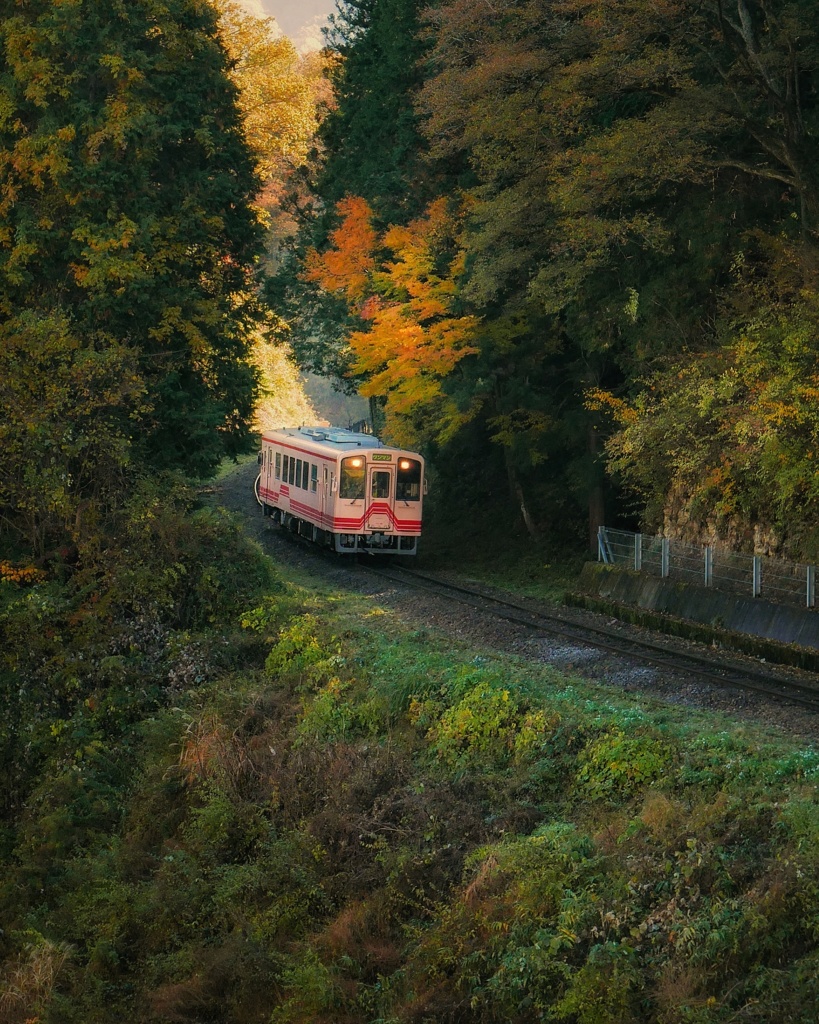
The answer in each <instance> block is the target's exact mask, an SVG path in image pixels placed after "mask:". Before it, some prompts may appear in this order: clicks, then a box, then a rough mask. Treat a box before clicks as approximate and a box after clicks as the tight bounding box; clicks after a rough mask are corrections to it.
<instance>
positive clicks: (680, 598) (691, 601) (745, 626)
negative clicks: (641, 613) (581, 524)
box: [580, 562, 819, 649]
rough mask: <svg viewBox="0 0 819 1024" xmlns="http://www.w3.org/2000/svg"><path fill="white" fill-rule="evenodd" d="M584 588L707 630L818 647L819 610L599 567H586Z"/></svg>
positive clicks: (595, 593)
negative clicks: (721, 630)
mask: <svg viewBox="0 0 819 1024" xmlns="http://www.w3.org/2000/svg"><path fill="white" fill-rule="evenodd" d="M580 589H581V590H583V592H584V593H587V594H591V595H593V596H595V597H601V598H605V599H607V600H609V601H615V602H617V603H618V604H625V605H631V606H634V607H637V608H643V609H646V610H647V611H654V612H662V613H665V614H667V615H673V616H676V617H677V618H681V619H689V620H690V621H692V622H700V623H702V624H704V625H706V626H716V627H719V628H721V629H727V630H733V631H735V632H737V633H746V634H748V635H750V636H762V637H767V638H768V639H770V640H776V641H778V642H779V643H785V644H798V645H799V646H800V647H808V648H815V649H816V648H819V611H815V610H813V609H807V608H796V607H791V606H789V605H782V604H774V603H773V602H772V601H764V600H763V599H762V598H751V597H738V596H736V595H734V594H728V593H725V592H722V591H719V590H712V589H710V588H706V587H697V586H694V585H693V584H690V583H675V582H673V581H672V580H663V579H659V578H658V577H656V576H648V575H646V574H645V573H640V572H630V571H629V570H627V569H621V568H617V567H614V566H609V565H603V564H602V563H599V562H587V563H586V565H585V566H584V568H583V572H582V573H581V576H580Z"/></svg>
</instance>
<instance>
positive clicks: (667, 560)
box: [660, 537, 671, 579]
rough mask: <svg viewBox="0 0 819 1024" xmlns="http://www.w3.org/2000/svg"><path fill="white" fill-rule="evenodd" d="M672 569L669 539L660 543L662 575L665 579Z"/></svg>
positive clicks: (665, 538) (666, 538)
mask: <svg viewBox="0 0 819 1024" xmlns="http://www.w3.org/2000/svg"><path fill="white" fill-rule="evenodd" d="M670 568H671V550H670V545H669V540H668V537H663V538H662V540H661V541H660V575H661V576H662V577H663V579H665V578H666V577H667V576H668V573H669V571H670Z"/></svg>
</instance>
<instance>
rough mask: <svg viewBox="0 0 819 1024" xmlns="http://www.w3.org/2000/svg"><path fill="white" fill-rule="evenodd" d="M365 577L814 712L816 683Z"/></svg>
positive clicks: (469, 595) (394, 578)
mask: <svg viewBox="0 0 819 1024" xmlns="http://www.w3.org/2000/svg"><path fill="white" fill-rule="evenodd" d="M359 565H360V566H362V567H363V568H364V569H365V570H366V571H367V572H368V573H370V574H373V575H376V576H381V577H383V578H385V579H388V580H390V581H391V582H393V583H400V584H405V585H407V586H411V587H414V588H416V589H418V590H424V591H427V592H429V593H437V594H439V595H444V596H448V597H449V599H450V600H454V601H457V602H459V603H461V604H465V605H468V606H470V607H472V608H475V609H477V610H479V611H489V612H491V613H492V614H494V615H496V616H497V617H499V618H503V619H506V620H507V621H509V622H514V623H516V624H518V625H522V626H527V627H528V628H530V629H535V630H539V631H540V632H543V633H547V634H553V635H556V636H560V637H566V638H569V639H572V640H576V641H578V642H580V643H583V644H586V645H587V646H589V647H595V648H597V649H598V650H604V651H608V652H609V653H612V654H617V655H620V656H625V657H629V658H633V659H636V660H638V661H641V662H644V663H646V664H650V665H654V666H657V667H660V668H666V669H674V670H676V671H685V672H688V673H689V674H693V675H696V676H699V677H701V678H704V679H707V680H708V681H709V682H712V683H715V684H717V685H718V686H721V687H726V686H730V687H734V688H735V689H741V690H750V691H752V692H755V693H760V694H763V695H764V696H766V697H773V698H775V699H777V700H783V701H788V702H790V703H792V704H799V705H801V706H802V707H805V708H808V709H809V710H811V711H814V712H819V682H817V685H816V686H811V685H810V684H802V683H798V682H795V681H793V680H788V679H783V678H782V677H777V676H776V675H774V674H772V673H771V672H770V671H762V670H760V669H756V668H754V667H753V666H751V665H748V666H745V665H738V664H737V663H736V662H733V663H732V662H729V661H725V660H721V659H715V658H713V657H706V656H705V655H701V654H697V653H696V652H690V651H681V650H679V649H674V648H671V647H669V646H666V645H663V644H661V643H659V642H657V641H652V640H644V639H640V638H638V637H624V636H623V635H622V634H621V633H618V632H615V631H614V630H610V629H606V628H605V627H603V626H586V625H580V624H578V623H576V622H572V621H571V620H569V619H567V618H566V617H565V616H563V615H560V613H559V612H557V611H555V612H548V611H545V610H542V609H538V610H534V609H532V608H527V607H526V606H524V605H521V604H519V603H518V602H516V601H512V600H508V599H506V598H502V597H497V596H494V595H489V594H485V593H482V592H481V591H479V590H474V589H472V588H470V587H465V586H463V585H461V584H457V583H450V582H449V581H447V580H441V579H439V578H437V577H435V576H430V575H428V574H426V573H421V572H418V571H417V570H415V569H408V568H404V567H403V566H402V567H401V568H400V569H391V570H387V569H384V568H378V567H375V566H373V565H370V564H362V563H359Z"/></svg>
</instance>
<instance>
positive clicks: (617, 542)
mask: <svg viewBox="0 0 819 1024" xmlns="http://www.w3.org/2000/svg"><path fill="white" fill-rule="evenodd" d="M597 549H598V558H599V560H600V561H601V562H605V563H606V564H607V565H623V566H626V567H628V568H629V569H636V570H637V571H639V572H647V573H651V575H653V576H660V577H662V578H664V579H675V580H680V581H682V582H686V583H698V584H700V586H705V587H713V588H714V589H715V590H728V591H732V592H733V593H736V594H746V595H748V596H750V597H765V598H767V599H768V600H769V601H779V602H782V603H785V604H801V605H803V606H807V607H808V608H814V607H815V605H816V567H815V566H813V565H800V564H799V563H797V562H788V561H786V560H785V559H780V558H768V557H766V556H764V555H739V554H736V553H735V552H729V551H721V550H720V549H718V548H715V547H713V546H711V545H708V544H706V545H704V546H702V547H697V546H695V545H693V544H683V543H682V542H680V541H671V540H669V539H668V538H667V537H652V536H648V535H645V534H642V533H630V532H629V531H627V530H611V529H609V528H608V527H606V526H601V527H600V529H599V530H598V535H597Z"/></svg>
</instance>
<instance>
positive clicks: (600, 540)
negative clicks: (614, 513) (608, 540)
mask: <svg viewBox="0 0 819 1024" xmlns="http://www.w3.org/2000/svg"><path fill="white" fill-rule="evenodd" d="M604 529H605V527H604V526H598V527H597V561H598V562H605V560H606V553H605V551H604V550H603V530H604Z"/></svg>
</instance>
